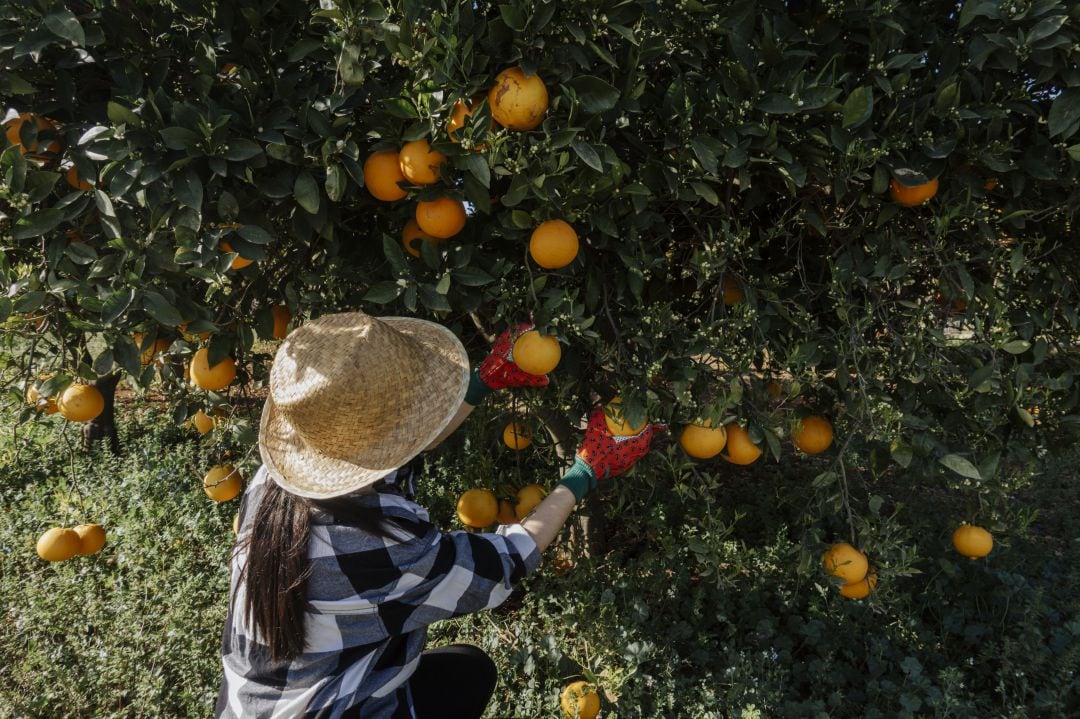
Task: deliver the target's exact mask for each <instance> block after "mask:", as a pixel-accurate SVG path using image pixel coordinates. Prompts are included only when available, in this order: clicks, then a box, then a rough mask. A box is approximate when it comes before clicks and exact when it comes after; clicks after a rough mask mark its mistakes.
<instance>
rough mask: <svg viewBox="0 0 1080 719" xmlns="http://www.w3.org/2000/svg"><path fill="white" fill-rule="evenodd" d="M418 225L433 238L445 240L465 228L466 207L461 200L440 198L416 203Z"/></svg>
mask: <svg viewBox="0 0 1080 719" xmlns="http://www.w3.org/2000/svg"><path fill="white" fill-rule="evenodd" d="M416 224H417V225H419V226H420V229H421V230H423V231H424V232H426V233H428V234H429V235H431V236H432V237H437V238H439V239H440V240H445V239H447V238H449V237H453V236H454V235H456V234H457V233H459V232H461V230H462V229H463V228H464V227H465V205H464V204H462V203H461V201H460V200H451V199H450V198H449V197H440V198H438V199H437V200H430V201H428V202H417V203H416Z"/></svg>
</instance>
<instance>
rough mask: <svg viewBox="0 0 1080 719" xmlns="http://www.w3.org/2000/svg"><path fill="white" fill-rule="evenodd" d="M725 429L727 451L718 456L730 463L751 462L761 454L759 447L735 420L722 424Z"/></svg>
mask: <svg viewBox="0 0 1080 719" xmlns="http://www.w3.org/2000/svg"><path fill="white" fill-rule="evenodd" d="M724 429H725V430H727V444H726V445H725V447H726V449H727V451H726V452H724V453H723V454H721V455H720V456H721V457H723V458H724V459H726V460H727V461H728V462H731V463H732V464H740V465H746V464H753V463H754V462H756V461H757V459H758V457H760V456H761V447H758V446H757V445H756V444H754V442H753V440H751V439H750V433H749V432H747V431H746V430H745V429H743V428H742V427H740V426H739V425H738V424H736V423H735V422H729V423H728V424H725V425H724Z"/></svg>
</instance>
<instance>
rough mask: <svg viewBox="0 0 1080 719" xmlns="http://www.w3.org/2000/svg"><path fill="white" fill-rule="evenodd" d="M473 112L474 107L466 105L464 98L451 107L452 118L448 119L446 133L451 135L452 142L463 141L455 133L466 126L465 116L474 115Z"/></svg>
mask: <svg viewBox="0 0 1080 719" xmlns="http://www.w3.org/2000/svg"><path fill="white" fill-rule="evenodd" d="M472 114H473V110H472V108H471V107H469V106H468V105H466V104H465V103H464V102H463V101H462V100H458V101H457V102H455V103H454V106H453V107H452V108H450V119H449V120H447V121H446V134H447V135H448V136H449V137H450V142H455V143H460V142H461V140H459V139H458V138H457V136H456V134H455V133H456V132H457V131H458V130H460V129H461V128H463V127H465V118H466V117H472Z"/></svg>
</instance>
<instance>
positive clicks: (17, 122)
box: [4, 112, 94, 192]
mask: <svg viewBox="0 0 1080 719" xmlns="http://www.w3.org/2000/svg"><path fill="white" fill-rule="evenodd" d="M27 124H29V125H30V126H32V127H33V128H34V132H35V133H38V134H40V133H46V134H49V135H58V134H59V132H60V123H58V122H57V121H56V120H53V119H52V118H51V117H46V116H44V115H37V114H34V113H32V112H21V113H19V115H18V117H13V118H12V119H10V120H8V121H7V122H5V123H4V134H5V135H6V136H7V140H8V142H9V143H10V144H12V145H14V146H16V147H18V148H19V152H21V153H22V155H23V157H25V158H26V159H28V160H30V161H31V162H33V163H34V164H35V165H39V166H41V167H47V166H49V165H50V164H52V163H53V162H54V161H55V160H56V158H57V157H58V156H59V154H60V150H61V145H60V138H59V137H55V138H54V139H52V140H51V141H50V142H49V143H48V144H47V145H45V147H42V146H41V142H40V141H39V140H38V139H34V140H31V141H29V143H28V144H27V145H24V144H23V139H22V133H23V127H24V126H25V125H27ZM64 180H65V181H66V182H67V183H68V184H69V185H71V187H72V188H73V189H76V190H79V191H80V192H86V191H88V190H92V189H93V187H94V186H93V185H92V184H91V183H89V182H87V181H86V180H85V179H84V178H83V177H82V176H81V175H80V174H79V169H78V168H77V167H76V166H75V165H74V164H72V165H70V166H69V167H67V169H66V170H64Z"/></svg>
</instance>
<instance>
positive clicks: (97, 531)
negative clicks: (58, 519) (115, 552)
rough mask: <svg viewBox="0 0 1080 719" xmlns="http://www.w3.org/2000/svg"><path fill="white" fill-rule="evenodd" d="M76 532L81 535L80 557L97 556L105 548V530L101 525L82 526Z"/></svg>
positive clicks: (78, 552)
mask: <svg viewBox="0 0 1080 719" xmlns="http://www.w3.org/2000/svg"><path fill="white" fill-rule="evenodd" d="M74 531H75V534H77V535H79V549H78V551H77V552H76V554H78V555H79V556H82V557H85V556H87V555H90V554H97V553H98V552H100V551H101V548H102V547H104V546H105V529H104V528H103V527H102V526H101V525H100V524H80V525H79V526H78V527H75V529H74Z"/></svg>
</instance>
